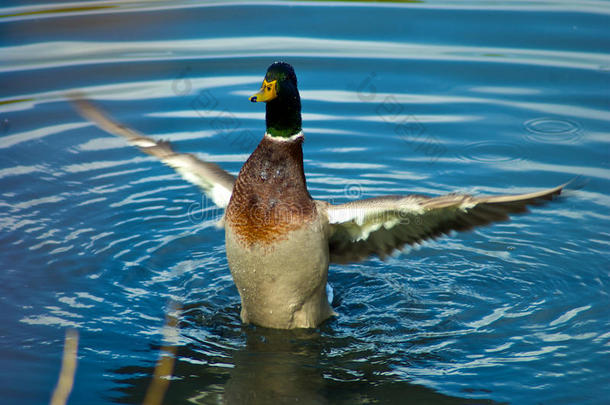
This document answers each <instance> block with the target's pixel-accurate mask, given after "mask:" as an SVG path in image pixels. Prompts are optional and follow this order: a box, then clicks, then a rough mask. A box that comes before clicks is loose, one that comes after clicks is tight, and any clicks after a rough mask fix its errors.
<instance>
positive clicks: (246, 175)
mask: <svg viewBox="0 0 610 405" xmlns="http://www.w3.org/2000/svg"><path fill="white" fill-rule="evenodd" d="M302 143H303V136H302V135H301V134H297V135H296V136H293V137H291V138H289V139H284V138H274V137H272V136H270V135H267V134H266V135H265V137H264V138H263V140H262V141H261V142H260V144H259V145H258V147H257V148H256V150H255V151H254V152H253V153H252V155H251V156H250V158H249V159H248V160H247V161H246V163H245V164H244V166H243V167H242V169H241V171H240V172H239V175H238V176H237V180H236V182H235V186H234V188H233V193H232V196H231V200H230V201H229V205H228V206H227V212H226V216H225V236H226V249H227V259H228V261H229V267H230V269H231V274H232V276H233V280H234V282H235V285H236V286H237V289H238V291H239V294H240V296H241V300H242V310H241V318H242V320H243V321H244V322H246V323H255V324H257V325H264V326H267V327H272V328H289V329H291V328H311V327H315V326H317V325H319V324H320V323H321V322H322V321H323V320H325V319H327V318H328V317H329V316H331V315H332V313H333V312H332V309H331V308H330V305H329V303H328V298H327V296H326V279H327V274H328V263H329V255H328V232H327V229H328V223H327V221H324V220H323V218H324V216H323V215H320V211H321V210H324V206H323V205H322V204H321V203H320V202H316V201H314V200H313V199H312V198H311V196H310V195H309V192H308V191H307V185H306V183H305V174H304V172H303V152H302V148H301V144H302Z"/></svg>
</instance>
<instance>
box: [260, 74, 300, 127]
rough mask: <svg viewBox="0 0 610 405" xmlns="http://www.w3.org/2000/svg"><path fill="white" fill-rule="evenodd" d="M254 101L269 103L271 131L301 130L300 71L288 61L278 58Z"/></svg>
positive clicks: (267, 117)
mask: <svg viewBox="0 0 610 405" xmlns="http://www.w3.org/2000/svg"><path fill="white" fill-rule="evenodd" d="M250 101H252V102H253V103H257V102H265V103H267V113H266V117H265V118H266V121H267V133H268V134H269V135H271V136H275V137H281V138H288V137H290V136H292V135H295V134H297V133H299V132H300V131H301V97H300V96H299V89H298V88H297V75H296V74H295V73H294V69H293V68H292V66H290V65H289V64H288V63H285V62H275V63H273V64H271V66H269V68H267V74H266V75H265V79H264V80H263V85H262V86H261V89H260V91H259V92H258V93H256V94H254V95H253V96H252V97H250Z"/></svg>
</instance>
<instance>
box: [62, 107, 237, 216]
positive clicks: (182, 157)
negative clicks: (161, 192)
mask: <svg viewBox="0 0 610 405" xmlns="http://www.w3.org/2000/svg"><path fill="white" fill-rule="evenodd" d="M71 99H72V102H73V104H74V106H75V107H76V110H77V111H78V112H79V113H80V114H81V115H82V116H83V117H84V118H86V119H88V120H90V121H91V122H93V123H95V124H96V125H97V126H98V127H100V128H101V129H103V130H105V131H106V132H109V133H111V134H114V135H118V136H121V137H123V138H125V139H127V141H128V142H129V143H130V144H132V145H134V146H137V147H138V148H139V149H140V150H141V151H142V152H144V153H146V154H149V155H151V156H154V157H156V158H158V159H159V160H161V161H162V162H163V163H165V164H166V165H168V166H170V167H171V168H173V169H174V170H176V171H177V172H178V173H179V174H180V175H181V176H182V177H183V178H184V179H185V180H186V181H188V182H190V183H193V184H195V185H197V186H199V187H201V188H202V189H203V191H204V192H205V193H206V195H207V196H208V197H209V198H210V199H212V201H214V203H215V204H216V205H218V206H219V207H221V208H225V207H226V206H227V205H228V204H229V199H230V198H231V193H232V191H233V184H234V183H235V177H234V176H233V175H231V174H230V173H228V172H226V171H225V170H223V169H222V168H221V167H220V166H218V165H217V164H215V163H211V162H205V161H203V160H201V159H199V158H197V157H196V156H194V155H192V154H190V153H180V152H176V151H175V150H174V149H173V148H172V146H171V144H170V143H169V142H168V141H164V140H159V141H157V140H154V139H152V138H150V137H148V136H145V135H143V134H141V133H139V132H137V131H135V130H133V129H131V128H129V127H127V126H125V125H123V124H121V123H119V122H116V121H114V120H113V119H112V118H110V117H109V116H108V115H107V114H106V113H104V112H103V111H102V110H100V109H99V108H98V107H96V106H95V105H93V104H92V103H91V102H89V101H87V100H84V99H82V98H80V97H78V96H77V95H72V96H71Z"/></svg>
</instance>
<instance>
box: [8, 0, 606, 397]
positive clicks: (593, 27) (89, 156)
mask: <svg viewBox="0 0 610 405" xmlns="http://www.w3.org/2000/svg"><path fill="white" fill-rule="evenodd" d="M0 7H1V8H0V308H1V311H0V324H1V325H2V327H1V328H0V403H2V404H43V403H48V401H49V398H50V396H51V393H52V391H53V388H54V387H55V384H56V382H57V378H58V374H59V370H60V366H61V359H62V351H63V344H64V335H65V332H66V330H67V329H71V328H75V329H76V330H78V332H79V334H80V340H79V347H78V367H77V371H76V377H75V381H74V388H73V391H72V394H71V396H70V400H69V403H70V404H110V403H125V404H136V403H141V402H142V399H143V398H144V394H145V391H146V389H147V387H148V386H149V384H150V381H151V378H152V374H153V370H154V367H155V364H156V362H157V359H158V358H159V348H160V347H161V346H163V345H165V346H166V347H167V346H171V347H172V348H173V349H174V350H176V356H175V358H176V363H175V368H174V372H173V377H172V379H171V381H170V384H169V389H168V391H167V394H166V396H165V402H164V403H167V404H181V403H185V404H187V403H188V404H193V403H195V404H212V403H222V402H223V401H224V402H225V403H231V404H233V403H235V404H241V403H261V404H268V403H277V404H280V403H295V402H297V401H298V402H299V403H306V404H311V403H319V404H324V403H329V404H330V403H332V404H335V403H336V404H358V403H372V402H374V403H382V404H390V403H413V404H426V403H429V404H437V403H438V404H453V403H456V404H463V403H468V404H472V403H496V402H498V403H518V404H576V403H578V404H602V403H607V401H608V398H610V306H609V304H610V300H609V295H608V294H609V291H610V272H609V270H610V260H609V254H608V250H609V245H610V238H609V231H608V230H609V229H610V212H609V208H608V207H609V206H610V197H609V195H608V191H609V190H610V159H609V157H610V151H609V145H610V113H609V109H610V24H608V21H609V15H610V3H608V2H606V1H583V2H574V1H570V2H568V1H565V2H564V1H527V2H525V1H506V2H502V1H499V2H498V1H493V2H491V1H489V2H475V1H458V2H437V1H431V2H428V1H426V2H421V3H409V4H403V3H364V2H362V3H360V2H357V3H352V2H338V3H324V2H310V3H300V2H299V3H276V2H269V1H267V2H234V3H229V2H215V3H204V2H195V1H171V2H170V1H136V2H120V1H88V2H81V3H69V4H54V3H51V2H49V3H48V4H41V2H29V1H28V2H22V1H5V2H3V3H2V5H1V6H0ZM278 59H282V60H286V61H287V62H289V63H291V64H292V65H293V66H294V67H295V69H296V72H297V75H298V79H299V87H300V90H301V97H302V104H303V127H304V131H305V134H306V142H305V144H304V155H305V170H306V173H307V176H308V185H309V189H310V192H311V194H312V195H313V196H314V197H315V198H320V199H326V200H329V201H332V202H336V203H339V202H346V201H350V200H352V199H356V198H364V197H372V196H377V195H384V194H408V193H422V194H427V195H436V194H442V193H447V192H454V191H455V192H468V193H480V194H498V193H509V192H510V193H519V192H529V191H534V190H539V189H542V188H545V187H551V186H556V185H559V184H562V183H565V182H567V181H569V180H571V179H573V178H575V177H577V176H580V177H578V179H577V181H576V182H575V184H574V186H573V187H571V189H570V190H568V191H566V192H565V193H564V194H563V195H562V197H561V198H559V199H558V200H556V201H554V202H552V203H550V204H547V205H545V206H540V207H534V208H533V209H532V210H531V213H530V214H528V215H518V216H515V217H514V218H513V220H512V221H511V222H504V223H499V224H495V225H493V226H490V227H486V228H480V229H477V230H475V231H473V232H469V233H460V234H454V235H452V236H449V237H444V238H440V239H438V240H436V241H430V242H427V243H424V244H423V245H421V246H418V247H414V248H409V249H407V250H405V251H404V252H402V253H398V254H396V255H394V256H392V257H390V258H388V259H387V260H386V261H381V260H379V259H377V258H371V259H370V260H367V261H365V262H362V263H357V264H351V265H333V266H331V269H330V275H329V280H330V283H331V285H332V286H333V288H334V293H335V299H334V302H333V306H334V309H335V311H336V312H337V313H338V314H339V315H338V316H337V317H336V318H333V319H331V320H329V321H328V322H326V323H325V324H324V325H322V326H321V327H320V328H318V329H316V330H311V331H291V332H290V331H273V330H266V329H261V328H257V327H252V326H243V325H242V324H241V322H240V319H239V310H240V305H239V296H238V293H237V290H236V289H235V287H234V285H233V283H232V280H231V276H230V273H229V269H228V266H227V262H226V258H225V253H224V232H223V230H222V229H219V228H218V227H216V223H217V221H218V219H220V217H221V215H222V211H220V210H219V209H217V208H215V207H214V206H213V204H212V203H211V201H209V200H208V199H206V197H205V196H203V195H202V193H201V192H200V190H199V189H198V188H197V187H195V186H193V185H191V184H189V183H187V182H185V181H184V180H183V179H182V178H181V177H180V176H179V175H178V174H176V173H175V172H174V171H173V170H172V169H170V168H168V167H166V166H164V165H162V164H160V163H159V162H158V161H156V160H155V159H154V158H152V157H149V156H146V155H143V154H141V153H140V152H139V151H138V150H137V149H136V148H133V147H131V146H128V145H127V144H126V142H124V141H123V140H122V139H119V138H117V137H114V136H112V135H108V134H107V133H105V132H103V131H102V130H101V129H99V128H97V127H95V126H93V125H92V124H91V123H89V122H87V121H85V120H84V119H83V118H81V117H80V116H79V115H78V114H77V113H76V112H75V110H74V109H73V107H72V106H71V104H70V103H69V102H68V99H67V96H66V94H67V93H69V92H71V91H80V92H82V93H84V94H85V95H86V96H87V97H88V98H90V99H92V100H94V101H95V102H96V103H97V104H98V105H99V106H101V107H102V108H104V109H105V110H106V111H107V112H108V113H109V114H111V115H112V116H113V117H114V118H115V119H116V120H118V121H120V122H122V123H124V124H126V125H128V126H130V127H132V128H135V129H137V130H138V131H140V132H142V133H145V134H147V135H150V136H152V137H154V138H157V139H160V138H163V139H168V140H170V141H171V142H172V143H173V145H174V146H175V148H176V149H178V150H180V151H182V152H190V153H194V154H196V155H198V156H199V157H201V158H203V159H206V160H209V161H214V162H217V163H219V164H220V165H221V166H222V167H224V168H225V169H227V170H229V171H230V172H231V173H234V174H235V173H237V172H238V171H239V168H240V167H241V164H242V163H243V161H244V160H245V159H246V158H247V156H248V155H249V153H250V152H251V151H252V150H253V148H254V147H255V146H256V144H257V142H258V141H259V139H260V138H261V136H262V134H263V132H264V108H263V107H262V106H261V105H257V104H251V103H249V102H248V100H247V96H248V95H250V94H252V93H253V92H254V91H255V90H257V88H258V86H259V85H260V83H261V80H262V78H263V75H264V72H265V69H266V67H267V66H268V65H269V64H270V63H271V62H273V61H275V60H278ZM174 305H179V306H180V307H181V311H179V313H178V319H179V323H178V331H177V333H174V334H173V335H172V336H170V335H168V334H167V333H165V335H164V330H166V329H164V324H165V323H166V320H165V318H166V313H167V312H168V311H169V310H170V309H171V307H173V306H174Z"/></svg>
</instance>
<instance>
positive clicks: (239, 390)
mask: <svg viewBox="0 0 610 405" xmlns="http://www.w3.org/2000/svg"><path fill="white" fill-rule="evenodd" d="M236 323H237V325H236ZM238 323H239V320H237V322H235V323H233V324H232V325H225V327H222V328H220V329H216V330H215V332H216V333H215V334H214V336H213V338H209V339H208V338H206V339H205V340H204V339H199V338H196V339H195V340H196V342H197V343H196V344H188V345H185V346H179V347H177V354H176V366H175V369H174V372H173V375H172V377H171V382H170V384H169V389H168V391H167V393H166V395H165V398H164V399H163V400H162V401H161V403H163V404H180V403H185V404H219V403H223V404H228V405H242V404H245V405H256V404H271V405H279V404H295V403H299V404H350V405H351V404H365V403H380V404H395V403H400V404H490V403H493V402H492V401H489V400H484V399H474V398H468V399H465V398H459V397H453V396H446V395H443V394H439V393H438V392H435V391H433V390H431V389H429V388H426V387H423V386H420V385H414V384H411V383H409V382H406V381H402V380H397V379H396V378H395V377H392V376H391V375H390V371H391V369H390V364H392V363H393V359H391V358H387V359H386V361H380V359H379V356H378V353H371V352H369V351H366V350H364V351H362V352H358V350H357V349H356V348H355V347H354V350H349V349H348V347H349V346H352V345H351V343H357V342H355V341H354V340H353V339H344V338H335V337H333V336H332V334H333V333H332V330H331V328H329V327H327V326H323V330H325V331H327V330H330V332H329V333H330V335H331V336H328V334H329V333H325V332H322V333H320V332H319V331H318V330H273V329H265V328H258V327H252V326H243V327H241V329H240V327H239V326H238ZM244 335H245V338H246V342H245V345H243V346H242V347H241V348H238V349H236V350H235V349H232V348H231V347H229V346H227V342H229V343H228V344H236V343H239V340H240V338H243V337H244ZM208 337H209V335H208ZM350 342H351V343H350ZM346 345H347V346H348V347H346ZM356 346H357V345H356ZM166 349H167V348H166ZM342 351H345V352H346V353H347V354H346V355H345V356H344V357H345V358H342V357H341V356H339V357H337V356H335V355H333V356H332V358H331V357H330V356H329V352H342ZM371 356H372V357H374V358H375V361H370V362H367V361H366V359H367V358H368V357H371ZM116 373H117V374H118V376H117V377H118V378H117V380H119V381H117V382H120V383H121V385H122V388H120V389H119V390H120V391H121V392H122V393H123V394H124V396H123V397H122V398H118V399H115V400H116V402H119V403H129V404H132V403H133V404H136V403H138V404H139V403H141V401H142V398H143V397H144V393H145V391H146V389H147V387H148V385H149V383H150V381H151V378H150V376H151V375H152V374H153V369H152V367H132V366H129V367H123V368H121V369H119V370H117V371H116ZM480 394H485V393H483V392H481V393H480Z"/></svg>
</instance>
